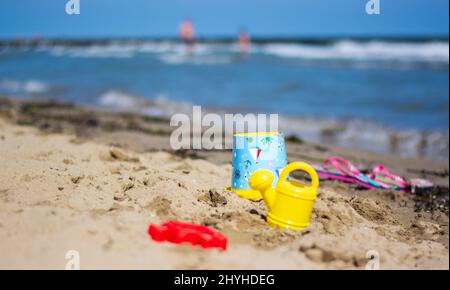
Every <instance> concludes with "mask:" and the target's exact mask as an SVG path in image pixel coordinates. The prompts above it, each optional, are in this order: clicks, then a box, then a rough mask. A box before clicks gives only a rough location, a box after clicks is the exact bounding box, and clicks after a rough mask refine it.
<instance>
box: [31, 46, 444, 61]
mask: <svg viewBox="0 0 450 290" xmlns="http://www.w3.org/2000/svg"><path fill="white" fill-rule="evenodd" d="M39 49H41V50H42V49H44V50H45V49H47V50H49V51H50V54H51V55H53V56H68V57H76V58H130V57H133V56H135V55H137V54H155V55H157V57H158V58H159V59H160V60H161V61H162V62H164V63H167V64H226V63H231V62H233V61H234V58H233V55H235V54H236V53H237V52H238V51H239V49H238V46H237V45H236V44H217V43H216V44H214V43H198V44H196V45H195V53H194V55H193V56H192V57H187V56H186V51H185V49H186V48H185V46H184V45H183V44H181V43H178V42H173V41H162V42H156V41H146V42H136V43H133V42H130V43H121V42H111V43H109V44H105V45H100V44H94V45H90V46H81V47H78V46H65V45H59V46H54V47H48V48H43V47H40V48H39ZM252 53H254V54H263V55H271V56H276V57H280V58H291V59H303V60H311V61H314V60H342V61H352V62H353V63H355V65H358V63H361V62H367V61H371V62H377V61H382V62H399V63H403V64H404V63H417V62H421V63H431V64H435V63H439V64H447V65H448V63H449V43H448V42H443V41H436V42H422V43H417V42H415V43H413V42H387V41H370V42H361V41H359V42H358V41H351V40H348V41H338V42H335V43H333V44H328V45H325V44H320V45H319V44H303V43H271V44H264V45H259V44H255V45H253V46H252Z"/></svg>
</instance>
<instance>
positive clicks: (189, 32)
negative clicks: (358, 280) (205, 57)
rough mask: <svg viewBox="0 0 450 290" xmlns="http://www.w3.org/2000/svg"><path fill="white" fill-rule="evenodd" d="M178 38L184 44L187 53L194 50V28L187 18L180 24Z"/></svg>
mask: <svg viewBox="0 0 450 290" xmlns="http://www.w3.org/2000/svg"><path fill="white" fill-rule="evenodd" d="M180 39H181V41H183V42H184V44H185V45H186V51H187V52H188V54H192V53H193V52H194V45H195V28H194V23H193V22H192V21H191V20H189V19H187V20H185V21H183V23H181V25H180Z"/></svg>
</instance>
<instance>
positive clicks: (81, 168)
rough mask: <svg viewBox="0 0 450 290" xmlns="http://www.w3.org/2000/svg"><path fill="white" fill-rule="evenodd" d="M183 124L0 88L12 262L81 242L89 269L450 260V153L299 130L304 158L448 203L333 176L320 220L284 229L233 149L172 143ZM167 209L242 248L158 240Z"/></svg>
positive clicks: (55, 255) (1, 178) (297, 144)
mask: <svg viewBox="0 0 450 290" xmlns="http://www.w3.org/2000/svg"><path fill="white" fill-rule="evenodd" d="M170 133H171V128H170V127H169V124H168V121H167V120H165V119H162V118H154V117H148V116H143V115H136V114H132V113H117V112H116V113H115V112H110V111H106V110H101V109H96V108H88V107H81V106H76V105H72V104H67V103H60V102H53V101H40V102H37V101H30V100H19V99H13V98H2V97H0V163H1V164H2V166H3V171H2V174H0V209H1V210H0V240H1V242H0V253H1V254H0V268H8V269H11V268H30V267H31V268H52V269H55V268H56V269H57V268H63V267H64V264H65V260H64V253H65V251H67V250H69V249H77V250H79V251H80V253H81V257H82V264H81V266H82V268H83V269H99V268H113V269H117V268H139V269H156V268H159V269H161V268H163V269H236V268H247V269H261V268H267V267H271V268H277V269H304V268H314V269H349V268H351V269H354V268H357V269H362V268H364V265H365V263H366V260H365V254H366V252H367V251H368V250H377V251H378V252H379V253H380V256H381V260H382V264H381V267H382V269H388V268H389V269H399V268H400V269H414V268H419V269H448V267H449V262H448V257H449V252H448V251H449V250H448V246H449V244H448V237H449V234H448V186H449V175H448V162H446V161H442V160H435V161H430V160H423V159H420V158H403V157H398V156H395V155H381V154H376V153H366V152H362V151H357V150H346V149H343V148H338V147H334V146H328V145H324V144H311V143H307V142H301V141H299V140H295V139H293V138H287V140H286V141H287V142H286V143H287V155H288V159H289V161H291V162H292V161H296V160H301V161H306V162H309V163H313V164H320V163H322V162H323V161H324V159H325V158H326V157H327V156H332V155H339V156H343V157H344V158H346V159H348V160H349V161H351V162H353V163H354V164H355V165H357V166H361V167H363V168H364V167H371V166H373V165H375V164H378V163H381V164H384V165H386V166H387V167H389V168H390V169H391V170H392V171H393V172H395V173H397V174H399V175H401V176H405V177H407V178H414V177H422V178H428V179H431V180H432V181H433V182H434V183H435V184H436V185H439V186H440V187H441V189H442V190H443V191H444V192H445V191H446V198H447V199H446V205H447V208H446V210H445V209H442V210H440V209H439V208H438V209H434V208H432V207H430V200H429V199H426V197H425V199H423V198H424V197H423V196H418V195H412V194H406V193H399V192H394V191H381V190H360V189H358V188H355V187H354V186H352V185H348V184H343V183H338V182H331V181H323V182H322V183H321V187H320V190H319V198H318V200H317V203H316V207H315V209H314V212H313V217H312V221H311V226H310V228H308V230H306V231H303V232H302V233H298V232H291V231H284V232H283V231H277V230H274V229H272V228H270V227H269V226H268V225H267V224H266V222H265V221H264V220H263V218H264V216H265V215H266V214H267V212H266V208H265V205H264V203H262V202H251V201H248V200H243V199H239V198H238V197H237V196H235V195H234V194H231V193H229V192H226V191H224V190H223V188H224V187H226V186H228V184H229V183H230V178H231V164H230V163H231V152H230V151H229V150H228V151H225V150H223V151H204V150H182V151H173V150H171V149H170V146H169V140H168V136H169V135H170ZM111 152H116V153H115V154H112V153H111ZM117 152H120V154H117ZM444 196H445V193H444ZM421 198H422V199H421ZM444 204H445V197H444ZM168 219H176V220H185V221H190V222H196V223H201V224H204V225H208V226H210V227H213V228H216V229H218V230H220V231H221V232H223V233H225V234H226V235H227V236H228V238H229V250H228V251H227V252H225V253H220V252H216V251H204V250H201V249H197V248H191V247H189V246H176V245H171V244H157V243H154V242H153V241H151V240H150V239H149V237H148V236H147V235H146V234H145V231H146V228H147V226H148V224H149V223H160V222H163V221H165V220H168ZM30 236H31V237H32V238H31V239H30V238H27V237H30ZM25 249H27V250H25ZM18 253H21V254H20V255H19V254H18Z"/></svg>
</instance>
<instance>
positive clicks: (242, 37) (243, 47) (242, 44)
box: [238, 30, 251, 56]
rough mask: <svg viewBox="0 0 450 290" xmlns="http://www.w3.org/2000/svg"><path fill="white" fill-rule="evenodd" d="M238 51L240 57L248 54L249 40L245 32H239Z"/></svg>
mask: <svg viewBox="0 0 450 290" xmlns="http://www.w3.org/2000/svg"><path fill="white" fill-rule="evenodd" d="M238 42H239V50H240V52H241V56H246V55H247V54H248V53H249V52H250V48H251V39H250V35H249V34H248V32H247V31H245V30H241V31H240V32H239V34H238Z"/></svg>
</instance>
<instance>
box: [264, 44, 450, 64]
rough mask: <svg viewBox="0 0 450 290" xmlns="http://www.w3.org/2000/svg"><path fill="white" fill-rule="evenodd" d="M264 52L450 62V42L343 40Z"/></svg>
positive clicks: (322, 57)
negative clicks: (328, 43) (329, 43)
mask: <svg viewBox="0 0 450 290" xmlns="http://www.w3.org/2000/svg"><path fill="white" fill-rule="evenodd" d="M261 52H263V53H266V54H270V55H275V56H278V57H283V58H299V59H311V60H328V59H336V60H354V61H400V62H439V63H446V64H448V63H449V44H448V42H430V43H401V42H395V43H394V42H392V43H391V42H382V41H372V42H366V43H364V42H356V41H339V42H336V43H334V44H331V45H308V44H286V43H277V44H267V45H264V46H263V47H262V48H261Z"/></svg>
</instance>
